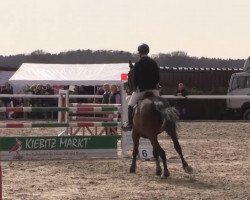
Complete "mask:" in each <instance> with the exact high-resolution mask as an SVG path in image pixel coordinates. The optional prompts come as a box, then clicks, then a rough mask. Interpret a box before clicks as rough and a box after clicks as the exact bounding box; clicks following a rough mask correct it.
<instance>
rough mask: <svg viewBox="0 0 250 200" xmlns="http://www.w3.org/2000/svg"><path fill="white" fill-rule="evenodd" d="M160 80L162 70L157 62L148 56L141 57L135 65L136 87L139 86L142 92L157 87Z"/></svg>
mask: <svg viewBox="0 0 250 200" xmlns="http://www.w3.org/2000/svg"><path fill="white" fill-rule="evenodd" d="M159 81H160V71H159V67H158V65H157V63H156V62H155V61H154V60H153V59H151V58H149V57H148V56H143V57H141V59H140V60H139V61H138V62H136V63H135V66H134V85H135V88H139V90H140V92H143V91H145V90H152V89H157V84H159Z"/></svg>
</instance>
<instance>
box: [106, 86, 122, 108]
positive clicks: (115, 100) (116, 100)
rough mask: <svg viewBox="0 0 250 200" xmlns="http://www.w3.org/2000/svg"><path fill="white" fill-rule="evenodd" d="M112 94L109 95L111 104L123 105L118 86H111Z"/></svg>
mask: <svg viewBox="0 0 250 200" xmlns="http://www.w3.org/2000/svg"><path fill="white" fill-rule="evenodd" d="M110 90H111V92H110V95H109V103H110V104H120V103H121V94H120V92H119V91H118V87H117V86H116V85H111V88H110Z"/></svg>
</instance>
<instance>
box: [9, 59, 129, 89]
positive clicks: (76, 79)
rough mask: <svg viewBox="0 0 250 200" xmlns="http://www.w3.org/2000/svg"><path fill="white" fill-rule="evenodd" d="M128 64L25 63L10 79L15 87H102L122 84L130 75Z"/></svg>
mask: <svg viewBox="0 0 250 200" xmlns="http://www.w3.org/2000/svg"><path fill="white" fill-rule="evenodd" d="M128 71H129V64H128V63H117V64H38V63H24V64H22V65H21V67H19V69H18V70H17V71H16V73H15V74H14V75H13V76H12V77H11V78H10V79H9V82H10V83H11V84H13V85H32V84H43V85H45V84H47V83H49V84H51V85H102V84H104V83H106V82H107V83H109V84H120V83H121V74H123V73H128Z"/></svg>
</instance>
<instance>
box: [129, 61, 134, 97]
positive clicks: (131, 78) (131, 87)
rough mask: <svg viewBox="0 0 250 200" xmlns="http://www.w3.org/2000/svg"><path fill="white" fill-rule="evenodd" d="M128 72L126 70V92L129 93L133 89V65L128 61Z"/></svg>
mask: <svg viewBox="0 0 250 200" xmlns="http://www.w3.org/2000/svg"><path fill="white" fill-rule="evenodd" d="M129 68H130V69H129V72H128V88H127V93H128V94H131V93H132V92H133V91H134V89H135V88H134V65H133V63H132V62H131V60H130V61H129Z"/></svg>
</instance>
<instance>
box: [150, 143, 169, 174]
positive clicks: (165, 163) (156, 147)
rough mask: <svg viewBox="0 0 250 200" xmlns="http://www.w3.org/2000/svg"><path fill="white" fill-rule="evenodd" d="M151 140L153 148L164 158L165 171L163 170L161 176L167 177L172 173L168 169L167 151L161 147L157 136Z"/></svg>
mask: <svg viewBox="0 0 250 200" xmlns="http://www.w3.org/2000/svg"><path fill="white" fill-rule="evenodd" d="M150 142H151V144H152V146H153V148H154V149H155V150H156V151H157V152H158V154H159V155H160V157H161V159H162V164H163V168H164V171H163V173H162V175H161V176H162V177H165V178H166V177H168V176H169V175H170V173H169V171H168V167H167V159H166V153H165V151H164V150H163V149H162V148H161V146H160V144H159V142H158V141H157V138H155V139H151V140H150Z"/></svg>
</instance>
